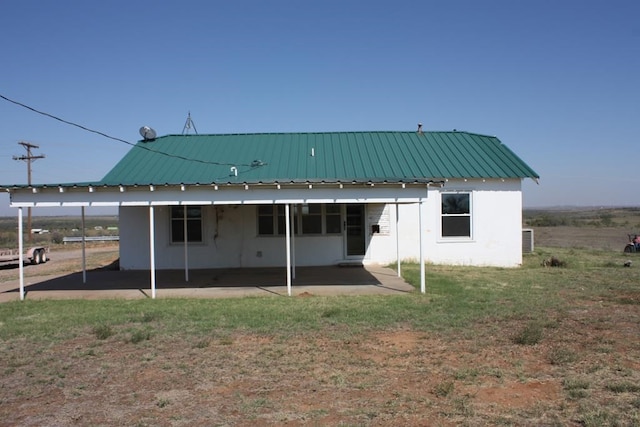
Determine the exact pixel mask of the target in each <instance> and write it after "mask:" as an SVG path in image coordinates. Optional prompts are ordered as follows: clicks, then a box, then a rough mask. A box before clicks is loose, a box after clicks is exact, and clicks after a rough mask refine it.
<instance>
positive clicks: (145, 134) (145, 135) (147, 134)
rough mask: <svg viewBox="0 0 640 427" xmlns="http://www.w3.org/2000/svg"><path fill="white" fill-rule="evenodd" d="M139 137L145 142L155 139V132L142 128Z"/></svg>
mask: <svg viewBox="0 0 640 427" xmlns="http://www.w3.org/2000/svg"><path fill="white" fill-rule="evenodd" d="M140 135H141V136H142V138H144V140H145V141H151V140H153V139H156V131H155V130H153V129H152V128H150V127H149V126H142V127H141V128H140Z"/></svg>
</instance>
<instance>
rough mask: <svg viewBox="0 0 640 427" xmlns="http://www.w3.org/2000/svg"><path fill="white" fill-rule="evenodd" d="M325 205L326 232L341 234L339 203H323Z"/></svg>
mask: <svg viewBox="0 0 640 427" xmlns="http://www.w3.org/2000/svg"><path fill="white" fill-rule="evenodd" d="M324 207H325V213H326V215H325V230H326V233H327V234H341V233H342V220H341V216H340V205H324Z"/></svg>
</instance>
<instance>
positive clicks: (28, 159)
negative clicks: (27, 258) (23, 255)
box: [13, 141, 44, 242]
mask: <svg viewBox="0 0 640 427" xmlns="http://www.w3.org/2000/svg"><path fill="white" fill-rule="evenodd" d="M18 144H19V145H22V146H23V147H24V149H25V150H27V155H26V156H13V160H22V161H24V162H27V184H28V185H29V187H31V162H35V161H36V160H38V159H44V154H40V155H37V156H36V155H34V154H33V153H31V149H32V148H40V146H38V145H35V144H30V143H28V142H25V141H20V142H18ZM27 212H28V213H27V232H28V233H29V234H28V235H27V241H29V242H30V241H31V208H30V207H29V208H27Z"/></svg>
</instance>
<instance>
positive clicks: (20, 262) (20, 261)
mask: <svg viewBox="0 0 640 427" xmlns="http://www.w3.org/2000/svg"><path fill="white" fill-rule="evenodd" d="M18 268H19V269H20V272H19V273H18V274H19V276H20V301H23V300H24V242H23V237H22V208H18Z"/></svg>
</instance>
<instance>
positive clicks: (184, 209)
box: [182, 205, 189, 282]
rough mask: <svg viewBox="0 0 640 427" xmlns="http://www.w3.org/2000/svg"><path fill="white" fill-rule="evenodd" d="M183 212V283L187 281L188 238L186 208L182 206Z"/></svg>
mask: <svg viewBox="0 0 640 427" xmlns="http://www.w3.org/2000/svg"><path fill="white" fill-rule="evenodd" d="M182 209H183V212H184V219H183V230H184V281H185V282H188V281H189V238H188V237H187V206H185V205H183V206H182Z"/></svg>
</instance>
